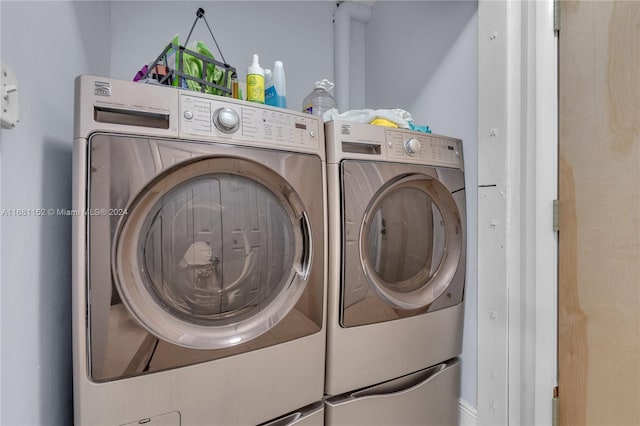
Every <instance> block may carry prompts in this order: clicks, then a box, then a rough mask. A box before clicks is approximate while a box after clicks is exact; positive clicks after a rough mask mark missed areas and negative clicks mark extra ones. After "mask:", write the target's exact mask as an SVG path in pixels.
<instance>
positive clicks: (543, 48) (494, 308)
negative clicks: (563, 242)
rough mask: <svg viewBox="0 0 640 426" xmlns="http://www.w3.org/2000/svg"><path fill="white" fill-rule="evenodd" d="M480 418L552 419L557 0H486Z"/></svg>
mask: <svg viewBox="0 0 640 426" xmlns="http://www.w3.org/2000/svg"><path fill="white" fill-rule="evenodd" d="M478 18H479V34H478V36H479V70H478V73H479V89H478V92H479V93H478V102H479V104H478V184H479V188H478V241H479V250H478V407H477V413H478V424H550V423H551V419H552V409H551V407H552V405H551V399H552V397H553V387H554V386H555V384H556V382H557V374H556V372H557V362H556V334H557V332H556V329H557V327H556V324H557V303H556V299H557V297H556V294H557V234H556V233H555V232H553V224H552V219H553V214H552V212H553V200H554V199H555V198H556V196H557V41H556V38H555V33H554V30H553V0H541V1H538V2H520V1H501V2H493V1H487V0H481V1H480V2H479V5H478Z"/></svg>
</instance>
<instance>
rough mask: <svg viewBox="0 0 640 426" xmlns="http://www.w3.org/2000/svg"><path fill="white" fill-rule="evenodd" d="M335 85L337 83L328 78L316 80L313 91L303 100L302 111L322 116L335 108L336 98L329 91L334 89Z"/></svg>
mask: <svg viewBox="0 0 640 426" xmlns="http://www.w3.org/2000/svg"><path fill="white" fill-rule="evenodd" d="M334 86H335V84H333V83H332V82H330V81H329V80H327V79H326V78H325V79H324V80H321V81H316V84H315V87H314V89H313V92H311V93H309V94H308V95H307V97H306V98H304V100H303V101H302V112H306V113H307V114H312V115H320V116H322V114H324V113H325V112H327V111H328V110H330V109H331V108H335V106H336V100H335V99H334V98H333V96H331V94H330V93H329V90H331V89H333V87H334Z"/></svg>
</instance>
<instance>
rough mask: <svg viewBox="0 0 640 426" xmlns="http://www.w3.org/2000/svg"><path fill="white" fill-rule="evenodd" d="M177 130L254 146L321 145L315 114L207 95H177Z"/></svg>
mask: <svg viewBox="0 0 640 426" xmlns="http://www.w3.org/2000/svg"><path fill="white" fill-rule="evenodd" d="M180 133H181V135H182V136H187V135H189V136H192V137H196V138H198V139H203V138H204V139H210V138H213V137H214V138H216V139H217V140H231V141H237V142H247V143H250V144H251V145H257V146H269V147H271V146H274V145H275V146H280V147H283V148H296V149H300V148H309V149H312V150H317V149H321V148H322V149H323V148H324V146H323V145H322V143H321V141H322V139H323V133H322V130H321V129H320V121H319V120H318V118H316V117H314V116H311V115H308V114H302V113H295V112H293V111H288V110H284V109H281V108H273V107H268V106H262V105H253V104H249V103H247V102H244V101H238V100H235V99H224V100H218V98H216V97H213V96H206V95H203V96H194V95H191V94H188V95H187V94H184V93H183V94H182V95H181V96H180Z"/></svg>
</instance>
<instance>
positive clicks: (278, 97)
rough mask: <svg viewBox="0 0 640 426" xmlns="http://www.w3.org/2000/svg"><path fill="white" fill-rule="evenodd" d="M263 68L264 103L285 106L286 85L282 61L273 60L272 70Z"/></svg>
mask: <svg viewBox="0 0 640 426" xmlns="http://www.w3.org/2000/svg"><path fill="white" fill-rule="evenodd" d="M267 71H269V70H265V90H264V103H265V104H267V105H273V106H277V107H280V108H286V107H287V86H286V82H285V78H284V66H283V65H282V61H275V63H274V64H273V71H269V72H268V73H267Z"/></svg>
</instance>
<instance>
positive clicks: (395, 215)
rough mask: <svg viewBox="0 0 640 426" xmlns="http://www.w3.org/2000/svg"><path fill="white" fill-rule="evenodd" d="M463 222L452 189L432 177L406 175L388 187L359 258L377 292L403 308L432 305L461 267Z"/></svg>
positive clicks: (376, 200)
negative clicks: (449, 189)
mask: <svg viewBox="0 0 640 426" xmlns="http://www.w3.org/2000/svg"><path fill="white" fill-rule="evenodd" d="M460 223H461V222H460V216H459V214H458V210H457V208H456V205H455V201H454V199H453V197H452V196H451V193H450V192H449V191H448V190H447V188H445V187H444V185H442V184H441V183H440V182H438V181H437V180H435V179H433V178H432V177H430V176H426V175H409V176H404V177H402V178H400V179H398V180H395V181H393V182H390V183H388V184H387V185H385V186H383V187H382V188H381V189H380V190H379V191H378V193H377V194H376V195H375V196H374V197H373V200H372V202H371V204H370V205H369V208H368V209H367V210H366V213H365V215H364V219H363V222H362V227H361V231H360V259H361V263H362V267H363V270H364V273H365V276H366V277H367V280H368V281H369V283H370V284H371V286H372V288H373V289H374V291H375V292H376V293H377V294H378V295H379V296H380V297H381V298H382V299H383V300H385V301H387V302H388V303H389V304H390V305H392V306H393V307H395V308H398V309H417V308H422V307H425V306H428V305H430V304H431V303H432V302H433V301H434V300H436V299H437V298H438V297H439V296H440V295H441V294H442V293H443V292H444V291H445V290H446V288H447V286H448V285H449V283H450V281H451V279H452V278H453V276H454V274H455V271H456V269H457V267H458V262H459V261H460V254H461V249H462V230H461V225H460Z"/></svg>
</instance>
